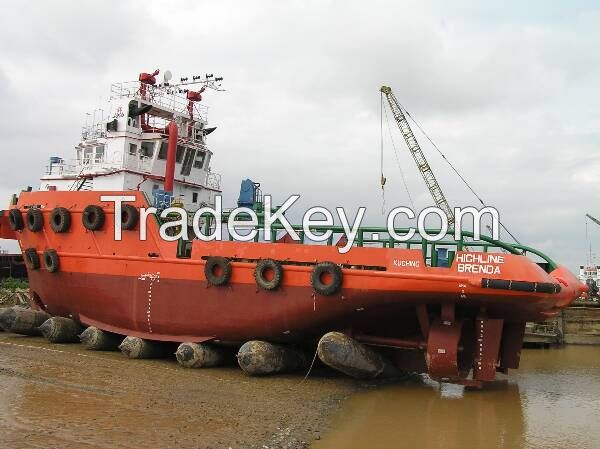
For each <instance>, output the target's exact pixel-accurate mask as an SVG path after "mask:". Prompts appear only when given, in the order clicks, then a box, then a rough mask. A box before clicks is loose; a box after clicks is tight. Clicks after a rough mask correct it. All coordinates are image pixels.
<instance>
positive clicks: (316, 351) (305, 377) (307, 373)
mask: <svg viewBox="0 0 600 449" xmlns="http://www.w3.org/2000/svg"><path fill="white" fill-rule="evenodd" d="M318 351H319V348H318V347H317V349H315V355H314V357H313V359H312V362H311V363H310V366H309V367H308V371H307V372H306V375H305V376H304V379H302V380H301V381H300V383H301V384H302V383H304V382H305V381H306V379H308V376H310V372H311V371H312V369H313V366H314V364H315V361H316V360H317V353H318Z"/></svg>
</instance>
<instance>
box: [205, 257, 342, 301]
mask: <svg viewBox="0 0 600 449" xmlns="http://www.w3.org/2000/svg"><path fill="white" fill-rule="evenodd" d="M232 271H233V268H232V265H231V262H230V261H229V260H228V259H226V258H225V257H220V256H210V257H208V258H207V259H206V264H205V265H204V275H205V277H206V280H207V281H208V283H209V284H210V285H214V286H216V287H221V286H224V285H227V284H228V283H229V281H230V279H231V274H232ZM283 276H284V270H283V265H282V264H281V262H279V261H277V260H273V259H261V260H260V261H259V262H258V263H257V264H256V267H255V269H254V279H255V281H256V285H257V286H258V287H259V288H260V289H262V290H266V291H274V290H277V289H278V288H279V287H280V286H281V284H282V282H283ZM342 279H343V274H342V269H341V268H340V266H339V265H337V264H335V263H333V262H319V263H318V264H316V265H315V266H314V267H313V270H312V272H311V275H310V283H311V286H312V288H313V290H314V291H315V292H316V293H319V294H320V295H323V296H331V295H334V294H336V293H337V292H339V291H340V288H341V287H342Z"/></svg>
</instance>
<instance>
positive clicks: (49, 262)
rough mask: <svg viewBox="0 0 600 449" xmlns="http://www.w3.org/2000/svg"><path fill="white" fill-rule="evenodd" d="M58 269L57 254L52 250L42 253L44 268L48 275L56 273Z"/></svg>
mask: <svg viewBox="0 0 600 449" xmlns="http://www.w3.org/2000/svg"><path fill="white" fill-rule="evenodd" d="M59 267H60V262H59V259H58V254H56V251H55V250H53V249H47V250H46V251H44V268H45V269H46V271H47V272H48V273H56V272H57V271H58V269H59Z"/></svg>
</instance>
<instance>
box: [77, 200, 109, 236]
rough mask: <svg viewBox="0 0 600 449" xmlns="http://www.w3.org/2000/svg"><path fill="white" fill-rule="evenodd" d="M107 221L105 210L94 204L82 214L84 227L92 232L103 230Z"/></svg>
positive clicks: (87, 207)
mask: <svg viewBox="0 0 600 449" xmlns="http://www.w3.org/2000/svg"><path fill="white" fill-rule="evenodd" d="M105 219H106V215H105V213H104V209H102V208H101V207H100V206H96V205H94V204H90V205H89V206H86V208H85V209H83V213H82V214H81V221H82V223H83V226H84V227H85V228H86V229H88V230H90V231H97V230H99V229H102V226H104V220H105Z"/></svg>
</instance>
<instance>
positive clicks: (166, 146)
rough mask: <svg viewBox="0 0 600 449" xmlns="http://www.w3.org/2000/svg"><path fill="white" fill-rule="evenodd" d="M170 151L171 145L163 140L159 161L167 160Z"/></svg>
mask: <svg viewBox="0 0 600 449" xmlns="http://www.w3.org/2000/svg"><path fill="white" fill-rule="evenodd" d="M168 150H169V144H168V143H167V142H165V141H164V140H163V141H162V142H161V143H160V150H159V151H158V158H159V159H166V158H167V151H168Z"/></svg>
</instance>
